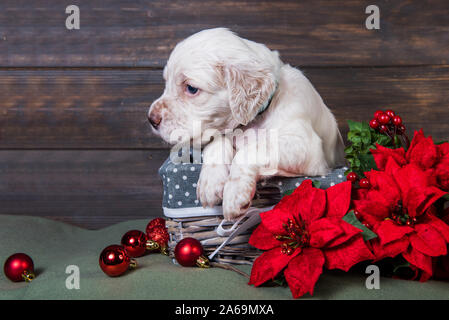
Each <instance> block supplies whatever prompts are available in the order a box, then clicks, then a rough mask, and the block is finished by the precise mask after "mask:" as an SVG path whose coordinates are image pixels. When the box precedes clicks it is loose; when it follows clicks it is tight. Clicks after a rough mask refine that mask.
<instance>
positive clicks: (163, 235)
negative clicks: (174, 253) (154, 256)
mask: <svg viewBox="0 0 449 320" xmlns="http://www.w3.org/2000/svg"><path fill="white" fill-rule="evenodd" d="M147 238H148V241H147V249H149V250H159V251H160V252H162V253H163V254H165V255H168V249H167V246H168V241H169V240H170V235H169V234H168V232H167V229H166V228H165V227H154V228H152V229H150V232H148V233H147Z"/></svg>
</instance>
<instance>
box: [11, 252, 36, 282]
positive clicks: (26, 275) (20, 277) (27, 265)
mask: <svg viewBox="0 0 449 320" xmlns="http://www.w3.org/2000/svg"><path fill="white" fill-rule="evenodd" d="M3 271H4V272H5V275H6V276H7V277H8V278H9V279H10V280H11V281H14V282H17V281H26V282H30V281H32V280H33V279H34V277H35V275H34V263H33V260H32V259H31V258H30V257H29V256H28V255H26V254H25V253H15V254H13V255H12V256H10V257H9V258H8V259H7V260H6V261H5V264H4V266H3Z"/></svg>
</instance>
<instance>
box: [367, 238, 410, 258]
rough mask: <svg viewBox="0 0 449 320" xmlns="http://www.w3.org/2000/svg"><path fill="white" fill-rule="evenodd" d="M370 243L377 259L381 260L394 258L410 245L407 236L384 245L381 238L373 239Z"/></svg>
mask: <svg viewBox="0 0 449 320" xmlns="http://www.w3.org/2000/svg"><path fill="white" fill-rule="evenodd" d="M370 243H371V248H372V251H373V253H374V256H375V257H376V258H375V261H379V260H382V259H384V258H394V257H396V256H397V255H399V254H401V253H403V252H405V251H406V250H407V248H408V247H409V245H410V241H409V240H408V237H407V236H404V237H402V238H401V239H399V240H396V241H392V242H390V243H387V244H384V245H381V244H380V239H379V238H375V239H373V240H371V241H370Z"/></svg>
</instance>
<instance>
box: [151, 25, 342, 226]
mask: <svg viewBox="0 0 449 320" xmlns="http://www.w3.org/2000/svg"><path fill="white" fill-rule="evenodd" d="M164 78H165V80H166V87H165V91H164V93H163V94H162V96H161V97H160V98H159V99H157V100H156V101H154V102H153V104H152V106H151V107H150V110H149V116H150V115H151V114H153V115H154V114H157V115H158V116H161V117H162V121H161V123H160V125H159V127H158V128H157V130H154V132H156V133H157V134H159V135H160V136H161V137H162V138H163V139H164V140H165V141H167V142H170V134H171V133H172V132H173V130H175V129H184V130H186V131H187V132H189V134H190V138H191V139H193V140H194V141H201V143H202V144H207V142H209V140H207V141H204V137H203V140H201V138H202V137H201V136H199V135H198V134H194V129H193V125H192V124H193V123H194V122H195V121H201V124H202V129H203V132H204V131H206V130H211V129H217V130H219V132H220V133H222V135H219V136H216V137H215V139H214V140H213V141H212V142H211V143H208V144H207V145H206V146H205V148H204V154H203V168H202V170H201V174H200V179H199V181H198V187H197V196H198V198H199V199H200V201H201V203H202V204H203V206H214V205H217V204H219V203H220V202H223V212H224V216H225V218H226V219H233V218H235V217H237V216H239V215H240V214H242V213H244V212H245V211H246V210H247V208H248V206H249V205H250V203H251V199H252V197H253V196H254V192H255V188H256V182H257V180H258V179H260V178H261V177H262V176H266V175H281V176H298V175H309V176H312V175H324V174H326V173H328V171H329V169H330V168H332V167H334V166H336V165H340V164H343V162H344V153H343V142H342V139H341V135H340V133H339V131H338V126H337V123H336V120H335V118H334V116H333V115H332V113H331V112H330V110H329V109H328V108H327V107H326V105H325V104H324V102H323V100H322V99H321V97H320V95H319V94H318V92H317V91H316V90H315V88H314V87H313V86H312V84H311V83H310V81H309V80H308V79H307V78H306V77H305V76H304V75H303V74H302V73H301V71H299V70H298V69H295V68H293V67H291V66H290V65H288V64H284V63H282V61H281V60H280V59H279V54H278V52H276V51H271V50H269V49H268V48H267V47H266V46H265V45H263V44H259V43H255V42H252V41H249V40H246V39H242V38H240V37H238V36H237V35H235V34H234V33H232V32H231V31H229V30H227V29H224V28H216V29H209V30H204V31H201V32H198V33H196V34H194V35H192V36H190V37H189V38H187V39H185V40H183V41H182V42H180V43H179V44H178V45H177V46H176V47H175V49H174V50H173V52H172V53H171V55H170V58H169V60H168V62H167V65H166V67H165V69H164ZM187 84H189V85H191V86H193V87H197V88H199V89H200V91H199V93H198V94H196V95H195V96H190V95H189V94H188V93H187V92H186V85H187ZM271 96H273V97H272V101H271V104H270V105H269V108H268V109H267V110H266V111H265V112H263V113H262V114H260V115H258V111H259V109H260V108H261V107H262V106H263V105H264V104H266V103H267V102H268V100H269V99H270V97H271ZM236 128H239V129H242V132H243V135H245V133H246V132H249V131H248V129H267V130H277V134H278V141H277V145H276V146H273V145H271V146H270V145H268V150H267V152H270V148H271V149H274V148H277V149H278V150H279V163H278V166H277V168H276V170H274V171H273V170H270V171H267V170H266V168H265V167H264V166H263V165H262V164H261V163H258V162H257V160H256V161H255V162H248V161H247V162H245V161H243V159H247V157H250V158H251V157H252V156H253V154H252V153H251V154H248V152H247V149H246V148H239V147H238V146H236V144H235V143H234V142H233V141H231V139H230V138H229V137H228V136H225V135H223V133H224V131H225V130H226V129H236ZM186 139H187V138H186ZM249 144H257V139H256V140H251V141H250V142H249Z"/></svg>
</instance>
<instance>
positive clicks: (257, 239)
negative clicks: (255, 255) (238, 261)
mask: <svg viewBox="0 0 449 320" xmlns="http://www.w3.org/2000/svg"><path fill="white" fill-rule="evenodd" d="M248 243H249V244H250V245H252V246H253V247H256V248H257V249H260V250H270V249H273V248H275V247H279V246H280V245H281V243H280V242H279V241H278V240H276V238H275V236H274V235H273V234H272V233H271V232H270V231H269V230H268V229H267V228H265V226H264V225H263V224H262V223H261V224H259V225H258V226H257V228H256V229H255V230H254V231H253V233H252V234H251V237H250V238H249V241H248Z"/></svg>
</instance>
